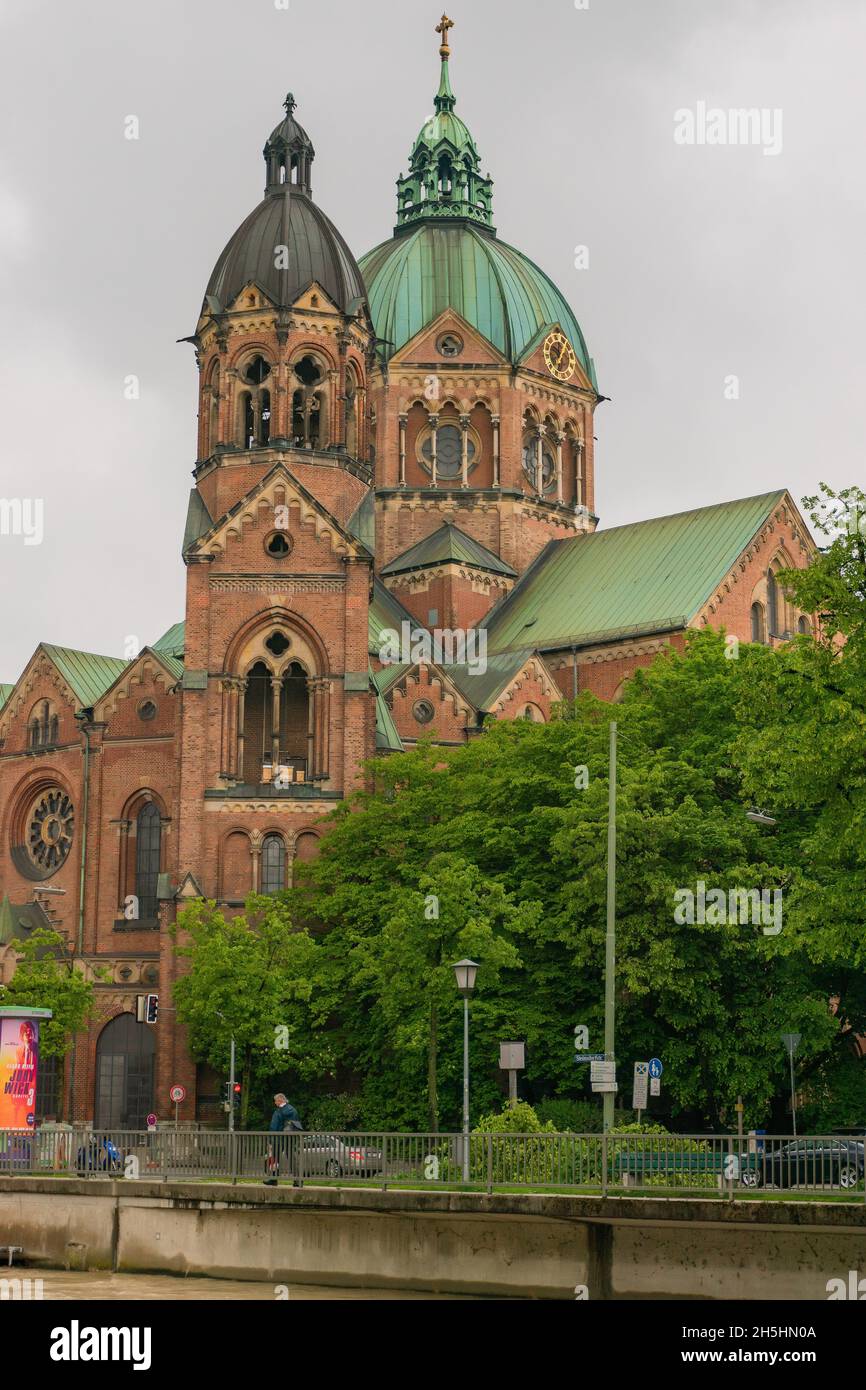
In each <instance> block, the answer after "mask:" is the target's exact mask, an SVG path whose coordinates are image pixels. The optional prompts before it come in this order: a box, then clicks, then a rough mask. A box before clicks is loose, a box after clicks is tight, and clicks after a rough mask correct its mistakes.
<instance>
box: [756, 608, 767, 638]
mask: <svg viewBox="0 0 866 1390" xmlns="http://www.w3.org/2000/svg"><path fill="white" fill-rule="evenodd" d="M766 640H767V639H766V636H765V634H764V610H763V608H762V607H761V605H760V603H753V604H752V641H753V642H766Z"/></svg>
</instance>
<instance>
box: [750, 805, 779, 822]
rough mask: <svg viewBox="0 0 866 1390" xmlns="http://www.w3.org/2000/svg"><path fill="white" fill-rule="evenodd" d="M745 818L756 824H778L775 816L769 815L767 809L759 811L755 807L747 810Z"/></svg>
mask: <svg viewBox="0 0 866 1390" xmlns="http://www.w3.org/2000/svg"><path fill="white" fill-rule="evenodd" d="M746 820H753V821H754V822H755V824H756V825H777V824H778V822H777V820H776V817H775V816H771V815H770V813H769V811H761V810H759V809H757V808H756V809H755V810H753V811H747V812H746Z"/></svg>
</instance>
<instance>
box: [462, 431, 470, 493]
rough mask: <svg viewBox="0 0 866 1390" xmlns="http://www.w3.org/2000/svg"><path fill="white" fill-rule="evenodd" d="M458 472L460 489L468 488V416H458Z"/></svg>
mask: <svg viewBox="0 0 866 1390" xmlns="http://www.w3.org/2000/svg"><path fill="white" fill-rule="evenodd" d="M460 472H461V480H460V486H461V487H468V486H469V416H468V415H461V416H460Z"/></svg>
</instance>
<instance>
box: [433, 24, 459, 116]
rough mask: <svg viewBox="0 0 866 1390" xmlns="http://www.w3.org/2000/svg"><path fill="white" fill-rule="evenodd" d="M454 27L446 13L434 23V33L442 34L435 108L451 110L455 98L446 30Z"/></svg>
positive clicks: (455, 100) (440, 110) (449, 47)
mask: <svg viewBox="0 0 866 1390" xmlns="http://www.w3.org/2000/svg"><path fill="white" fill-rule="evenodd" d="M453 28H454V20H453V19H449V18H448V16H447V14H443V16H442V19H441V20H440V22H439V23H438V24H437V25H436V33H437V34H441V35H442V42H441V44H440V45H439V56H440V58H441V59H442V73H441V76H440V78H439V91H438V92H437V93H436V96H435V97H434V99H433V104H434V105H435V107H436V110H437V111H439V112H440V113H441V112H442V111H453V110H454V107H455V105H456V102H457V98H456V97H455V95H454V93H453V92H452V90H451V77H450V74H449V72H448V59H449V58H450V57H451V46H450V44H449V42H448V31H449V29H453Z"/></svg>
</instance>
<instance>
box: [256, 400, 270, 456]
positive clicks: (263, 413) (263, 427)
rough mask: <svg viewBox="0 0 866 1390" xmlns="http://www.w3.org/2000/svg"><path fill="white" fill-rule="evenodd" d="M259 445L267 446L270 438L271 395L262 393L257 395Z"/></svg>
mask: <svg viewBox="0 0 866 1390" xmlns="http://www.w3.org/2000/svg"><path fill="white" fill-rule="evenodd" d="M259 407H260V410H259V443H260V444H267V442H268V440H269V439H270V437H271V393H270V391H262V392H261V393H260V395H259Z"/></svg>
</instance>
